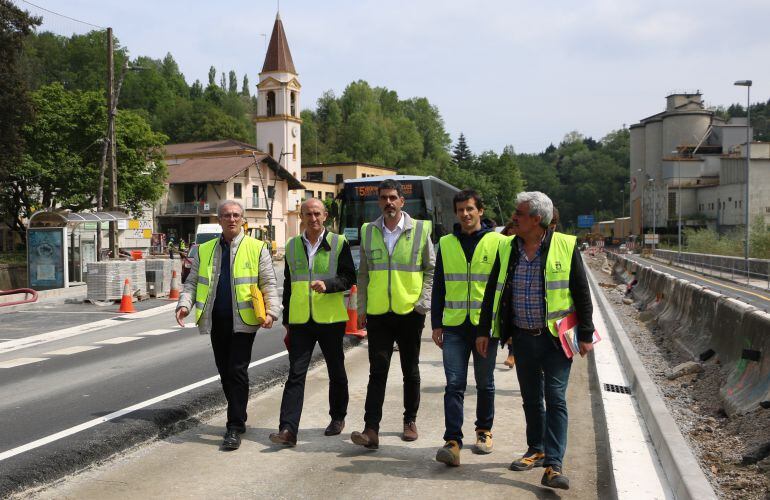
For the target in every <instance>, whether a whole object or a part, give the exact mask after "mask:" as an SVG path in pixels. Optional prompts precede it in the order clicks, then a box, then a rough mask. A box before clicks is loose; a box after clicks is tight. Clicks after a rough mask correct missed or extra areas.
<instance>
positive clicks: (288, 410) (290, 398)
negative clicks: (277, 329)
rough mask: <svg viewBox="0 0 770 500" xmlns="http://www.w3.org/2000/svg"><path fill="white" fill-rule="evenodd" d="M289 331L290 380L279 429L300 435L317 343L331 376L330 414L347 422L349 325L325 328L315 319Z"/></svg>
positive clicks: (285, 389)
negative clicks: (344, 345)
mask: <svg viewBox="0 0 770 500" xmlns="http://www.w3.org/2000/svg"><path fill="white" fill-rule="evenodd" d="M289 331H290V334H289V378H288V379H287V380H286V385H285V386H284V387H283V399H282V400H281V417H280V421H279V429H281V430H283V429H288V430H290V431H291V432H292V433H293V434H294V435H295V436H296V435H297V433H298V432H299V419H300V417H301V416H302V404H303V402H304V399H305V378H306V377H307V370H308V367H309V366H310V359H311V358H312V356H313V349H315V344H316V342H318V345H319V346H320V347H321V352H322V353H323V356H324V359H325V360H326V370H327V372H328V373H329V415H330V416H331V417H332V419H334V420H344V419H345V415H347V413H348V399H349V396H348V375H347V373H346V372H345V352H344V351H343V349H342V339H343V337H344V336H345V323H331V324H325V325H322V324H319V323H316V322H314V321H313V320H312V319H311V320H310V321H309V322H308V323H305V324H302V325H289Z"/></svg>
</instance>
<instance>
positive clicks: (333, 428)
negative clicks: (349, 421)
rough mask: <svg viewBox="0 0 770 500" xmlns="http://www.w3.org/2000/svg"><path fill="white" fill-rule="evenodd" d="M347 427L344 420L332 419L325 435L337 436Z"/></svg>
mask: <svg viewBox="0 0 770 500" xmlns="http://www.w3.org/2000/svg"><path fill="white" fill-rule="evenodd" d="M344 428H345V421H344V420H332V421H331V422H329V425H328V426H327V427H326V430H325V431H324V436H336V435H337V434H339V433H341V432H342V429H344Z"/></svg>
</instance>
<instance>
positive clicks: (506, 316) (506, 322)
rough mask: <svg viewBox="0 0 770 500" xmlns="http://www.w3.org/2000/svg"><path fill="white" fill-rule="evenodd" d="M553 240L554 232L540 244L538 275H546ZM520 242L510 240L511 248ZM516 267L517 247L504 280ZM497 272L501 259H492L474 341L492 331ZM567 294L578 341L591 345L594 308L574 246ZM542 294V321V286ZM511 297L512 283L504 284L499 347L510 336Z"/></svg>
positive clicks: (498, 256)
mask: <svg viewBox="0 0 770 500" xmlns="http://www.w3.org/2000/svg"><path fill="white" fill-rule="evenodd" d="M552 237H553V231H550V230H549V231H548V232H547V233H546V236H545V239H544V240H543V243H542V252H541V259H540V260H541V264H540V265H541V269H540V271H541V273H545V263H546V260H547V258H548V250H549V248H550V244H551V238H552ZM518 239H519V238H512V239H511V241H510V244H511V245H517V240H518ZM518 264H519V250H518V246H517V247H514V248H512V249H511V258H510V259H509V261H508V272H507V276H512V275H513V273H514V272H516V266H517V265H518ZM499 271H500V255H499V254H498V255H497V256H496V257H495V264H494V265H493V266H492V273H491V274H490V275H489V281H487V287H486V289H485V290H484V301H483V302H482V304H481V317H480V318H479V326H478V330H477V332H476V336H477V337H488V336H489V335H490V332H491V329H492V307H493V305H494V299H495V288H496V287H497V275H498V273H499ZM569 291H570V294H571V295H572V300H573V302H574V303H575V311H576V312H577V316H578V340H580V341H581V342H590V341H591V339H592V338H593V333H594V323H593V319H592V317H593V312H594V308H593V304H592V303H591V291H590V289H589V287H588V278H587V277H586V271H585V268H584V267H583V259H582V258H581V256H580V250H578V245H575V250H574V251H573V252H572V263H571V267H570V272H569ZM542 293H543V317H545V286H544V287H543V290H542ZM512 297H513V294H512V290H511V280H510V279H506V280H505V286H504V287H503V291H502V296H501V297H500V307H499V310H500V311H502V313H501V318H500V326H501V331H500V344H501V345H502V344H504V343H505V341H506V340H508V338H509V337H511V336H512V335H513V324H512V323H511V314H510V312H509V311H511V310H512V307H513V304H512V303H511V301H512V300H513V299H512Z"/></svg>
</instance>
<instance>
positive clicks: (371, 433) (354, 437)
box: [350, 427, 380, 450]
mask: <svg viewBox="0 0 770 500" xmlns="http://www.w3.org/2000/svg"><path fill="white" fill-rule="evenodd" d="M350 440H351V441H353V442H354V443H355V444H358V445H361V446H363V447H364V448H368V449H370V450H376V449H377V448H379V447H380V437H379V436H378V435H377V431H375V430H374V429H372V428H370V427H367V428H365V429H364V432H358V431H353V433H352V434H351V435H350Z"/></svg>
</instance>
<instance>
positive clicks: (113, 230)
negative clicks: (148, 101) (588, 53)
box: [107, 28, 125, 259]
mask: <svg viewBox="0 0 770 500" xmlns="http://www.w3.org/2000/svg"><path fill="white" fill-rule="evenodd" d="M107 47H108V53H107V74H108V77H107V80H108V82H109V83H108V85H109V88H108V90H107V113H108V115H107V117H108V118H107V120H108V123H109V125H108V127H107V130H108V131H109V134H110V138H109V154H108V158H109V161H110V204H109V209H110V210H111V211H112V210H116V209H117V207H118V165H117V161H116V151H115V150H116V149H117V148H116V145H115V105H116V102H115V64H114V58H115V47H114V38H113V37H112V28H107ZM123 74H125V72H124V73H123ZM122 82H123V78H122V75H121V83H122ZM109 224H110V231H109V233H110V253H111V254H112V258H113V259H114V258H117V257H118V223H117V221H110V223H109Z"/></svg>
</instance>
